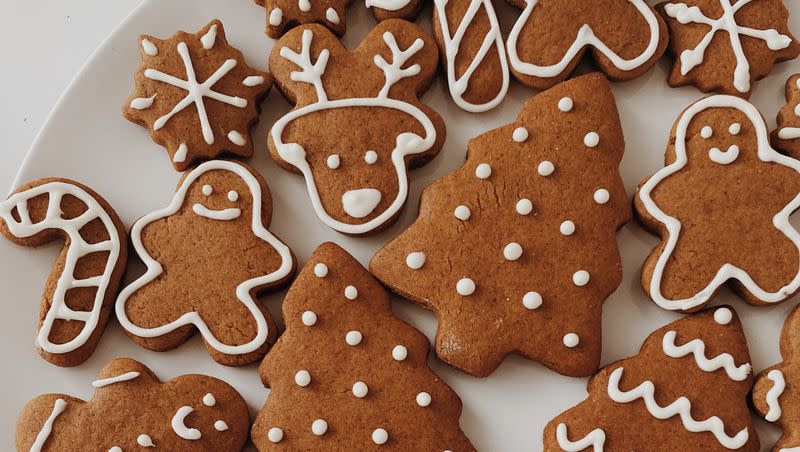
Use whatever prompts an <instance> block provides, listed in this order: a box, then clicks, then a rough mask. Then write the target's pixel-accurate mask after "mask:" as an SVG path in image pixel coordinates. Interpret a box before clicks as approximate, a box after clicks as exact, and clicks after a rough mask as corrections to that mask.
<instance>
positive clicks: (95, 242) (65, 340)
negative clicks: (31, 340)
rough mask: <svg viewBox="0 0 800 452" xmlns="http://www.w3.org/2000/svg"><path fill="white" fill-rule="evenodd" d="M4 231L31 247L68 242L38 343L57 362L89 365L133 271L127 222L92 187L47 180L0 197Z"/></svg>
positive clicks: (46, 300)
mask: <svg viewBox="0 0 800 452" xmlns="http://www.w3.org/2000/svg"><path fill="white" fill-rule="evenodd" d="M0 233H2V234H3V235H4V236H6V238H8V239H9V240H11V241H12V242H14V243H17V244H19V245H23V246H40V245H44V244H46V243H49V242H52V241H54V240H59V239H61V240H63V241H64V248H63V249H62V251H61V253H60V254H59V256H58V259H57V260H56V263H55V265H54V266H53V270H52V272H51V273H50V277H49V278H48V280H47V282H46V283H45V289H44V294H42V300H41V307H40V309H39V332H38V334H37V336H36V346H37V348H38V350H39V354H40V355H41V356H42V358H44V359H46V360H47V361H49V362H51V363H53V364H55V365H57V366H64V367H70V366H76V365H78V364H80V363H82V362H84V361H85V360H86V359H87V358H89V356H90V355H91V354H92V352H93V351H94V348H95V347H96V346H97V342H98V341H99V340H100V336H102V334H103V330H104V329H105V327H106V322H108V316H109V315H110V314H111V307H112V304H113V301H114V298H115V297H116V296H117V291H118V290H119V286H120V283H121V281H122V277H123V276H124V275H125V267H126V264H127V260H128V242H127V236H126V234H125V226H124V225H123V224H122V221H120V219H119V217H118V216H117V214H116V212H114V209H112V208H111V206H110V205H109V204H108V202H106V201H105V200H104V199H103V198H102V197H101V196H100V195H98V194H97V193H95V192H94V191H93V190H92V189H90V188H89V187H86V186H85V185H83V184H80V183H78V182H75V181H72V180H69V179H60V178H47V179H39V180H36V181H33V182H30V183H28V184H25V185H23V186H22V187H20V188H18V189H17V190H16V191H14V192H13V193H12V194H11V195H9V197H8V199H6V200H5V201H2V202H0Z"/></svg>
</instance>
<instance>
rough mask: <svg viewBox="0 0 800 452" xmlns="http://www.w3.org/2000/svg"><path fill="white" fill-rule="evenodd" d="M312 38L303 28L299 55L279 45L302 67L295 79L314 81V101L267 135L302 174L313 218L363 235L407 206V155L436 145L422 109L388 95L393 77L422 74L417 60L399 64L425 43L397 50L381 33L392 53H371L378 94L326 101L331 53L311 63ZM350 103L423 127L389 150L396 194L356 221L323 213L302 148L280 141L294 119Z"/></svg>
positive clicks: (283, 53)
mask: <svg viewBox="0 0 800 452" xmlns="http://www.w3.org/2000/svg"><path fill="white" fill-rule="evenodd" d="M312 39H313V32H312V31H311V30H304V31H303V35H302V47H301V50H300V53H296V52H294V51H293V50H291V49H289V48H288V47H283V48H281V50H280V55H281V56H282V57H283V58H285V59H287V60H288V61H290V62H292V63H294V64H296V65H297V66H299V67H300V68H301V69H302V70H301V71H295V72H292V74H291V78H292V80H293V81H295V82H301V83H308V84H310V85H313V86H314V88H315V91H316V93H317V102H315V103H313V104H309V105H306V106H304V107H300V108H297V109H294V110H292V111H291V112H289V113H288V114H286V115H285V116H283V117H282V118H280V119H279V120H278V121H277V122H276V123H275V125H274V126H273V127H272V131H271V132H270V133H271V136H272V139H273V142H274V143H275V146H276V149H277V152H278V155H279V156H280V157H281V159H283V160H284V161H285V162H287V163H289V164H291V165H293V166H294V167H295V168H297V169H298V170H299V171H300V172H301V173H302V174H303V176H304V178H305V181H306V188H307V190H308V193H309V196H310V197H311V204H312V205H313V207H314V211H315V212H316V213H317V216H318V217H319V218H320V219H321V220H322V221H323V222H324V223H325V224H327V225H328V226H329V227H331V228H333V229H335V230H337V231H339V232H343V233H345V234H355V235H358V234H365V233H368V232H370V231H372V230H374V229H375V228H377V227H379V226H381V225H383V224H384V223H386V222H387V221H388V220H389V219H390V218H392V217H394V216H395V215H396V214H397V212H398V211H399V210H400V209H401V208H402V206H403V205H404V204H405V201H406V198H407V197H408V188H409V187H408V180H407V178H406V173H407V170H406V164H405V159H406V157H407V156H409V155H414V154H419V153H422V152H425V151H427V150H429V149H431V148H432V147H433V145H434V144H435V143H436V128H435V127H434V125H433V122H432V121H431V120H430V118H429V117H428V116H427V115H426V114H425V113H424V112H423V111H422V110H420V109H419V108H417V107H415V106H414V105H412V104H410V103H408V102H404V101H401V100H397V99H391V98H389V91H390V89H391V87H392V86H393V85H394V84H395V83H396V82H397V81H399V80H401V79H403V78H405V77H410V76H414V75H417V74H419V73H420V71H421V68H420V66H419V65H418V64H413V65H411V66H409V67H407V68H403V65H404V64H405V63H406V61H408V59H409V58H411V57H412V56H413V55H414V54H416V53H417V52H418V51H419V50H420V49H421V48H422V46H423V45H424V41H422V39H417V40H415V41H414V43H413V44H411V46H410V47H409V48H408V49H406V50H400V48H399V47H398V45H397V42H396V40H395V37H394V35H393V34H392V33H391V32H388V31H387V32H386V33H384V34H383V40H384V42H385V43H386V45H387V47H388V48H389V50H390V51H391V53H392V63H391V64H390V63H388V62H387V61H386V60H385V59H384V58H383V57H382V56H381V55H375V58H374V63H375V65H376V66H377V67H378V68H379V69H381V70H382V71H383V74H384V78H385V83H384V86H383V88H382V89H381V91H380V92H379V93H378V95H377V97H371V98H345V99H336V100H328V97H327V94H326V93H325V89H324V86H323V82H322V76H323V74H324V72H325V67H326V65H327V62H328V58H329V56H330V51H329V50H328V49H323V50H322V51H320V54H319V55H318V56H317V59H316V62H315V63H314V64H312V63H311V41H312ZM353 107H379V108H388V109H392V110H396V111H400V112H403V113H405V114H407V115H409V116H411V117H412V118H414V119H415V120H416V121H417V123H419V125H420V126H421V128H422V129H423V130H424V138H423V137H420V136H419V135H417V134H415V133H410V132H404V133H401V134H399V135H398V136H397V137H396V140H395V147H394V149H393V150H392V152H391V161H392V164H393V166H394V169H395V172H396V174H397V180H398V191H397V196H396V197H395V199H394V200H393V201H392V202H391V203H390V204H389V206H388V207H386V209H385V210H384V211H383V212H381V213H380V214H379V215H376V216H375V217H374V218H372V219H371V220H369V221H366V222H364V223H359V224H350V223H343V222H340V221H337V220H335V219H334V218H332V217H331V216H330V215H329V214H328V213H327V212H326V211H325V208H324V207H323V205H322V201H321V199H320V196H319V192H318V190H317V184H316V181H315V180H314V175H313V173H312V171H311V167H310V165H309V164H308V162H307V161H306V151H305V149H303V147H302V146H301V145H300V144H298V143H284V142H283V139H282V136H283V131H284V129H285V128H286V126H287V125H288V124H289V123H291V122H292V121H294V120H295V119H298V118H300V117H303V116H306V115H308V114H312V113H315V112H319V111H325V110H335V109H339V108H353Z"/></svg>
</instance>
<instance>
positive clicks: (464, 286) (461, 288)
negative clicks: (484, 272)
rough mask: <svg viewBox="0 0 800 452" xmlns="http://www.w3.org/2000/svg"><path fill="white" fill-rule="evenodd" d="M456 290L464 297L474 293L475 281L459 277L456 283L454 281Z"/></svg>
mask: <svg viewBox="0 0 800 452" xmlns="http://www.w3.org/2000/svg"><path fill="white" fill-rule="evenodd" d="M456 292H458V294H459V295H461V296H464V297H468V296H470V295H472V294H473V293H475V281H473V280H471V279H469V278H461V279H459V280H458V283H456Z"/></svg>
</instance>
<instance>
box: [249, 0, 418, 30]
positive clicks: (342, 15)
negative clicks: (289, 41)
mask: <svg viewBox="0 0 800 452" xmlns="http://www.w3.org/2000/svg"><path fill="white" fill-rule="evenodd" d="M254 1H255V3H256V4H257V5H261V6H263V7H264V9H266V11H267V36H269V37H270V38H273V39H278V38H280V37H281V36H283V35H284V33H286V32H288V31H289V30H291V29H292V28H295V27H297V26H300V25H305V24H319V25H322V26H324V27H326V28H327V29H329V30H330V31H332V32H334V33H335V34H336V36H343V35H344V33H345V31H347V7H348V6H349V5H350V3H352V1H353V0H326V1H317V0H254ZM367 1H369V0H367ZM379 1H381V0H379ZM383 1H386V0H383ZM389 1H397V0H389ZM411 1H415V2H419V3H422V0H411Z"/></svg>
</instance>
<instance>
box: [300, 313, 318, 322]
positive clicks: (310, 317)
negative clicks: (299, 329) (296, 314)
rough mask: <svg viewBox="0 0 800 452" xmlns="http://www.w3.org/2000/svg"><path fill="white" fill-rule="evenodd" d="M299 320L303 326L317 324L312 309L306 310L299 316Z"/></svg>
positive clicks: (315, 315)
mask: <svg viewBox="0 0 800 452" xmlns="http://www.w3.org/2000/svg"><path fill="white" fill-rule="evenodd" d="M301 320H302V321H303V325H305V326H314V325H316V324H317V314H316V313H315V312H314V311H306V312H304V313H303V315H302V316H301Z"/></svg>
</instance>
